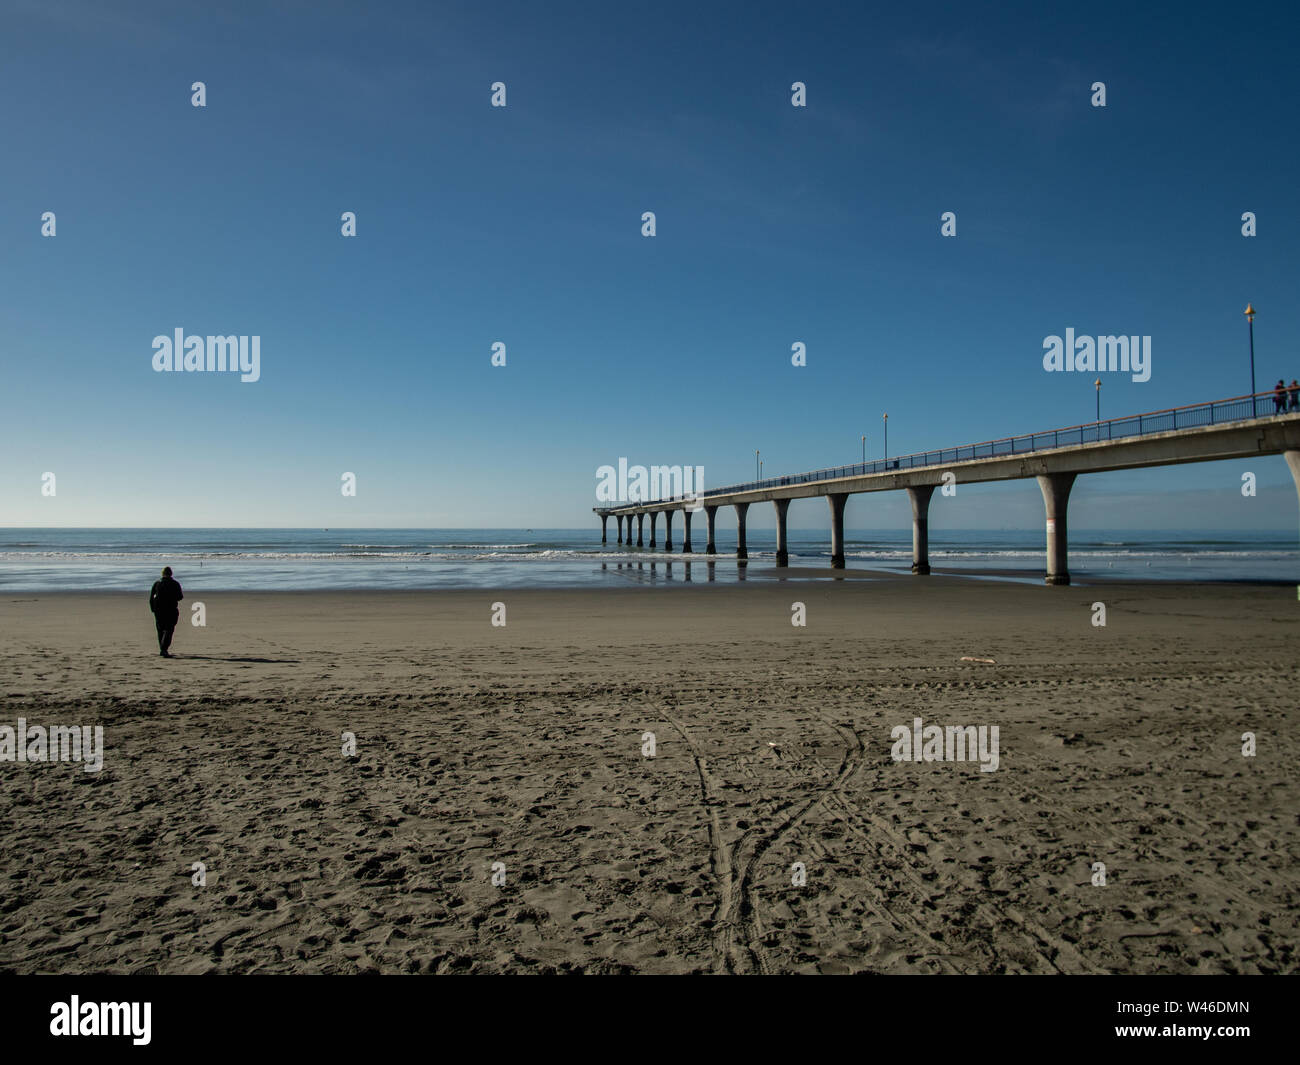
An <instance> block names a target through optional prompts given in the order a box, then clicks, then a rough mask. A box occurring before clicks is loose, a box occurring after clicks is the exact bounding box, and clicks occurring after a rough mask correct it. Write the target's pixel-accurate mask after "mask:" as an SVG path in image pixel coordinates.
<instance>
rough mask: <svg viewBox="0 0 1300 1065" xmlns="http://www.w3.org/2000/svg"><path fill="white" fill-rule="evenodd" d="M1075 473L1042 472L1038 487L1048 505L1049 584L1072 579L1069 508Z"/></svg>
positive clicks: (1046, 505)
mask: <svg viewBox="0 0 1300 1065" xmlns="http://www.w3.org/2000/svg"><path fill="white" fill-rule="evenodd" d="M1076 476H1077V474H1073V473H1040V474H1039V475H1038V487H1039V489H1041V490H1042V493H1043V505H1044V506H1045V507H1046V508H1047V576H1046V577H1045V578H1044V579H1045V580H1046V582H1047V583H1048V584H1069V583H1070V562H1069V552H1070V530H1069V523H1068V522H1067V521H1066V512H1067V511H1068V510H1069V507H1070V489H1071V488H1073V487H1074V478H1075V477H1076Z"/></svg>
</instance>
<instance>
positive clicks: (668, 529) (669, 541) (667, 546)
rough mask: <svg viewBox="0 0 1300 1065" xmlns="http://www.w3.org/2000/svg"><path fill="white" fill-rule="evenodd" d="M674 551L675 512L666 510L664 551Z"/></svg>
mask: <svg viewBox="0 0 1300 1065" xmlns="http://www.w3.org/2000/svg"><path fill="white" fill-rule="evenodd" d="M672 549H673V512H672V511H671V510H665V511H664V550H665V551H671V550H672Z"/></svg>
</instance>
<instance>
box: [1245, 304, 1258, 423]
mask: <svg viewBox="0 0 1300 1065" xmlns="http://www.w3.org/2000/svg"><path fill="white" fill-rule="evenodd" d="M1243 313H1244V314H1245V315H1246V323H1247V325H1248V326H1249V328H1250V416H1251V417H1252V418H1253V417H1254V416H1255V308H1254V307H1252V306H1251V305H1250V304H1249V303H1248V304H1246V310H1245V311H1244V312H1243Z"/></svg>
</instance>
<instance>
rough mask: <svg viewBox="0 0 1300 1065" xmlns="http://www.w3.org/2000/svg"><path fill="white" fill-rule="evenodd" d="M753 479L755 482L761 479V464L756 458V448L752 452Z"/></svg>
mask: <svg viewBox="0 0 1300 1065" xmlns="http://www.w3.org/2000/svg"><path fill="white" fill-rule="evenodd" d="M754 477H755V479H756V480H762V478H763V463H762V460H761V459H759V457H758V449H757V448H755V450H754Z"/></svg>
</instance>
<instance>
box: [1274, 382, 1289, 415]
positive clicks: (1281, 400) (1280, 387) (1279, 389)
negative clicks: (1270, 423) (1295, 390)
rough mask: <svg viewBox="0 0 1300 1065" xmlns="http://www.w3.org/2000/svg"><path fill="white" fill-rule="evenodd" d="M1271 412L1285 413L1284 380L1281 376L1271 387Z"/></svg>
mask: <svg viewBox="0 0 1300 1065" xmlns="http://www.w3.org/2000/svg"><path fill="white" fill-rule="evenodd" d="M1273 413H1274V414H1285V413H1286V382H1285V381H1283V380H1282V379H1281V378H1278V382H1277V384H1276V385H1275V386H1274V388H1273Z"/></svg>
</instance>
